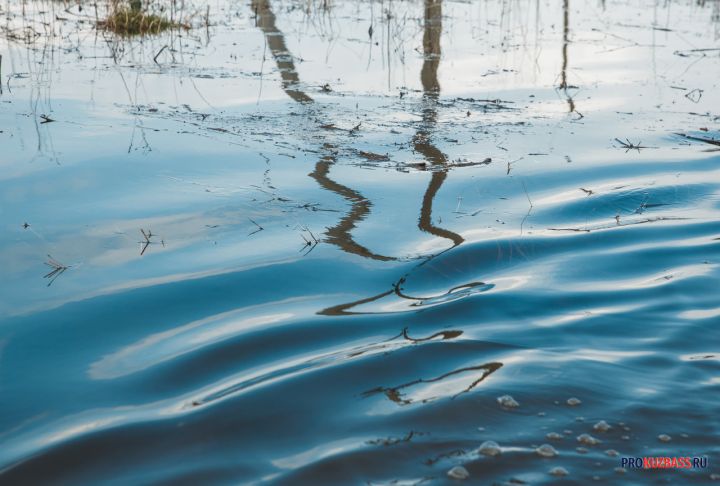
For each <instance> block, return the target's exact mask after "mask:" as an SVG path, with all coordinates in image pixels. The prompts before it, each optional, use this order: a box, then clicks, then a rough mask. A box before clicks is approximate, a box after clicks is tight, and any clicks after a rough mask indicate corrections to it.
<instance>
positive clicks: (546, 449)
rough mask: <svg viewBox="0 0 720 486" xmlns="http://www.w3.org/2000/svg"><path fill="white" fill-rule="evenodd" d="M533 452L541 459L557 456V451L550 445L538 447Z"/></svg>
mask: <svg viewBox="0 0 720 486" xmlns="http://www.w3.org/2000/svg"><path fill="white" fill-rule="evenodd" d="M535 452H536V453H537V455H538V456H541V457H555V456H557V455H558V451H557V450H556V449H555V448H554V447H553V446H551V445H550V444H543V445H541V446H540V447H538V448H537V449H535Z"/></svg>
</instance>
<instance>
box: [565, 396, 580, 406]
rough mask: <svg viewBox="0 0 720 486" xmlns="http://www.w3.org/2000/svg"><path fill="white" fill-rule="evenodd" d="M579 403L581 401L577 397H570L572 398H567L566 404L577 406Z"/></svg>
mask: <svg viewBox="0 0 720 486" xmlns="http://www.w3.org/2000/svg"><path fill="white" fill-rule="evenodd" d="M581 403H582V402H581V401H580V399H579V398H575V397H572V398H568V399H567V404H568V405H570V406H571V407H577V406H578V405H580V404H581Z"/></svg>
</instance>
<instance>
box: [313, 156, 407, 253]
mask: <svg viewBox="0 0 720 486" xmlns="http://www.w3.org/2000/svg"><path fill="white" fill-rule="evenodd" d="M333 164H335V156H334V155H330V156H327V157H323V158H322V159H320V161H318V163H317V164H315V170H314V171H313V172H311V173H310V177H312V178H313V179H315V180H316V181H317V183H318V184H320V186H322V188H323V189H326V190H328V191H330V192H334V193H335V194H337V195H338V196H340V197H342V198H343V199H345V200H346V201H348V202H349V203H350V204H351V205H352V209H350V212H349V213H348V214H346V215H345V216H344V217H343V218H342V219H341V220H340V221H339V222H338V224H336V225H335V226H333V227H332V228H328V230H327V232H326V233H325V234H326V235H327V242H328V243H331V244H333V245H336V246H337V247H338V248H340V249H341V250H343V251H346V252H347V253H353V254H355V255H360V256H361V257H365V258H371V259H373V260H380V261H391V260H395V258H393V257H388V256H385V255H378V254H376V253H373V252H372V251H370V250H368V249H367V248H365V247H364V246H362V245H360V244H358V243H357V242H356V241H355V240H354V239H353V237H352V235H351V234H350V233H351V231H352V230H353V229H355V225H356V224H357V222H358V221H362V220H363V219H365V217H366V216H367V215H368V214H370V208H371V207H372V203H371V202H370V201H369V200H368V199H367V198H365V196H363V195H362V194H360V193H359V192H358V191H356V190H354V189H350V188H349V187H347V186H343V185H342V184H339V183H337V182H335V181H333V180H332V179H330V177H328V174H329V173H330V167H332V165H333Z"/></svg>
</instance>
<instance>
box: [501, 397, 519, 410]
mask: <svg viewBox="0 0 720 486" xmlns="http://www.w3.org/2000/svg"><path fill="white" fill-rule="evenodd" d="M497 402H498V403H499V404H500V406H501V407H505V408H518V407H519V406H520V404H519V403H518V402H517V401H515V399H514V398H513V397H511V396H510V395H503V396H501V397H498V398H497Z"/></svg>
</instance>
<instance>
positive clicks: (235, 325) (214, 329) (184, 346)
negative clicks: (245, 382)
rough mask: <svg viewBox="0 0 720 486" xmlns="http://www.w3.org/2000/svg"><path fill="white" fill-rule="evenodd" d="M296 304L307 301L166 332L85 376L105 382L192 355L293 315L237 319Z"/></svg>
mask: <svg viewBox="0 0 720 486" xmlns="http://www.w3.org/2000/svg"><path fill="white" fill-rule="evenodd" d="M298 300H307V298H303V299H287V300H284V301H280V302H273V303H272V304H263V305H258V306H251V307H247V308H242V309H236V310H232V311H228V312H223V313H221V314H217V315H214V316H210V317H206V318H204V319H200V320H197V321H194V322H191V323H189V324H185V325H184V326H179V327H176V328H173V329H170V330H168V331H164V332H159V333H156V334H152V335H150V336H147V337H146V338H144V339H142V340H141V341H139V342H137V343H135V344H131V345H129V346H126V347H124V348H122V349H120V350H119V351H116V352H115V353H113V354H110V355H107V356H104V357H103V358H102V359H100V360H99V361H97V362H95V363H93V364H92V365H90V369H89V370H88V375H89V376H90V377H91V378H93V379H97V380H107V379H112V378H117V377H120V376H125V375H129V374H132V373H137V372H138V371H142V370H144V369H147V368H149V367H151V366H155V365H157V364H160V363H163V362H165V361H168V360H171V359H174V358H177V357H178V356H181V355H183V354H186V353H189V352H192V351H194V350H196V349H198V348H200V347H202V346H206V345H208V344H211V343H213V342H217V341H220V340H221V339H223V338H226V337H228V336H231V335H233V334H236V333H238V332H240V331H248V330H250V329H252V328H255V327H258V326H261V325H265V324H274V323H277V322H280V321H283V320H287V319H290V318H291V317H293V314H292V313H289V312H285V313H279V314H268V315H259V316H253V317H247V318H245V319H237V317H238V316H239V315H241V314H243V313H247V312H250V311H252V310H255V309H259V308H266V307H275V306H277V305H281V304H285V303H288V302H291V301H295V302H296V301H298ZM233 318H234V319H233ZM218 323H222V324H218ZM196 330H197V331H196ZM193 331H196V332H193Z"/></svg>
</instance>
